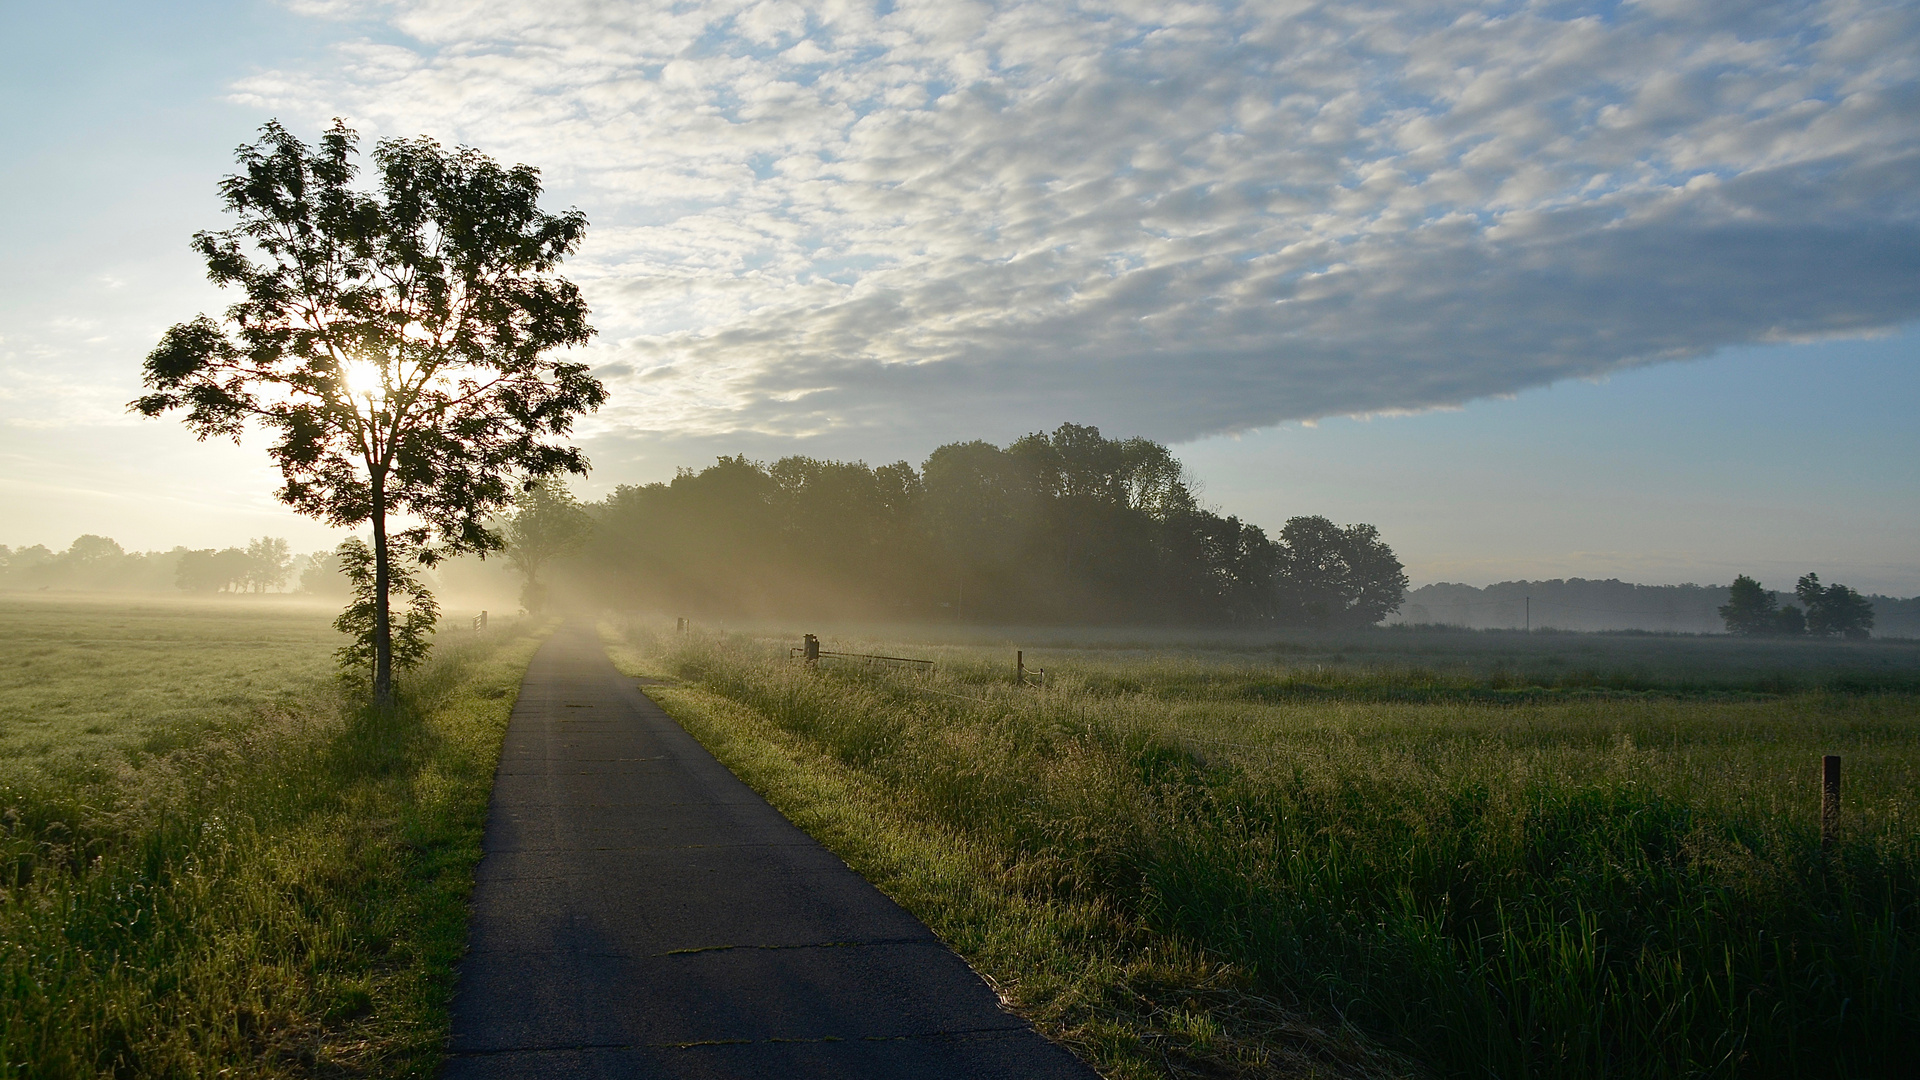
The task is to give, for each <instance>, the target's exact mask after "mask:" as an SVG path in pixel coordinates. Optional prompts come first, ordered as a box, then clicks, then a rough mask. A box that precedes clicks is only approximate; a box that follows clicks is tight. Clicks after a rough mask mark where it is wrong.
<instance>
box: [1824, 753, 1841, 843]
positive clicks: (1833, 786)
mask: <svg viewBox="0 0 1920 1080" xmlns="http://www.w3.org/2000/svg"><path fill="white" fill-rule="evenodd" d="M1839 832H1840V755H1838V754H1828V755H1827V756H1826V757H1825V758H1823V759H1822V760H1821V762H1820V846H1821V847H1823V848H1829V847H1832V846H1833V840H1834V837H1835V836H1836V835H1838V833H1839Z"/></svg>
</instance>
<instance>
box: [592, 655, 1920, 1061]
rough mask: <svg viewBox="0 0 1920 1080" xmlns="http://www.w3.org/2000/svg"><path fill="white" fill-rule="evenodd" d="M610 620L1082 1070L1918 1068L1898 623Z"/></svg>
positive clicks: (1906, 716)
mask: <svg viewBox="0 0 1920 1080" xmlns="http://www.w3.org/2000/svg"><path fill="white" fill-rule="evenodd" d="M604 632H605V633H606V634H607V636H608V638H609V640H610V642H611V643H612V644H613V645H614V646H615V655H616V657H617V659H618V660H619V661H620V662H621V663H622V664H623V665H625V667H626V669H627V670H629V671H630V672H632V673H633V674H635V675H645V676H651V677H653V678H654V679H656V680H665V681H667V682H668V683H669V685H661V686H650V687H649V689H648V692H649V693H650V694H653V695H655V696H656V697H657V698H658V699H659V700H660V701H661V702H662V703H663V704H664V705H665V706H666V707H667V708H668V710H669V711H670V712H672V713H673V715H674V716H675V717H676V718H677V719H679V720H681V722H682V723H683V724H685V725H686V726H687V727H688V728H689V730H691V731H693V732H694V734H695V735H696V736H697V737H699V738H701V739H702V740H703V741H704V742H705V743H706V744H707V745H708V746H709V747H710V748H711V749H713V750H714V751H715V753H716V754H717V755H718V756H720V757H721V758H722V760H723V761H726V762H727V763H728V764H729V766H730V767H732V768H734V769H735V771H736V772H738V773H740V774H741V775H742V776H743V778H745V779H747V780H748V782H749V783H751V784H753V785H755V786H756V787H757V788H759V789H760V790H762V791H763V793H765V794H767V795H768V797H769V798H770V799H772V800H773V801H774V803H775V804H776V805H777V806H779V807H780V808H781V809H782V810H783V811H784V812H786V813H787V814H788V815H789V816H790V817H792V818H793V819H794V820H795V821H797V822H799V823H800V824H802V825H803V827H806V828H808V829H809V830H810V831H812V832H814V834H815V835H816V836H819V837H820V838H821V839H822V840H823V841H824V842H826V843H827V844H828V845H829V846H831V847H833V848H834V849H835V850H836V851H837V852H839V853H840V854H841V855H842V857H844V858H846V859H847V860H848V861H849V863H850V864H852V865H853V866H854V867H855V868H856V869H859V870H860V871H861V872H862V873H865V874H866V875H867V876H869V877H870V878H871V879H872V880H874V881H875V882H876V883H877V884H879V885H881V887H882V888H883V889H885V890H887V891H888V892H889V893H890V894H891V895H893V896H895V898H896V899H898V900H900V901H901V902H902V903H903V904H905V905H906V906H907V907H909V908H910V909H911V910H914V911H915V912H916V913H917V914H919V915H921V917H922V918H923V919H925V920H926V921H928V923H929V924H930V925H932V926H933V927H934V928H935V929H936V931H938V932H939V933H941V934H942V936H943V937H945V938H946V939H947V940H948V941H949V942H950V943H952V944H954V946H955V947H956V948H958V949H959V950H960V951H961V952H962V954H963V955H965V956H967V957H968V959H969V960H970V961H971V962H972V963H974V964H975V966H976V967H977V968H978V969H979V970H981V971H982V972H983V973H984V974H986V975H987V976H988V977H989V978H991V979H992V980H993V981H994V982H995V983H996V985H997V986H998V987H999V988H1000V990H1001V992H1002V994H1003V996H1004V997H1006V998H1007V999H1008V1000H1009V1001H1010V1002H1012V1003H1013V1004H1014V1005H1015V1006H1016V1007H1018V1008H1020V1009H1021V1010H1022V1011H1024V1012H1025V1013H1026V1014H1027V1015H1029V1016H1031V1017H1033V1018H1034V1019H1035V1020H1036V1022H1038V1023H1040V1024H1041V1026H1042V1027H1043V1029H1045V1030H1047V1031H1048V1032H1049V1033H1050V1034H1052V1035H1054V1036H1055V1037H1056V1038H1060V1039H1062V1040H1063V1041H1066V1042H1068V1043H1069V1044H1071V1045H1074V1046H1076V1047H1077V1048H1078V1049H1079V1050H1080V1052H1082V1053H1083V1054H1084V1055H1086V1056H1087V1057H1088V1058H1089V1059H1090V1060H1092V1061H1094V1062H1095V1063H1097V1064H1098V1065H1099V1066H1100V1067H1101V1068H1102V1069H1103V1071H1105V1072H1106V1073H1107V1074H1108V1075H1111V1076H1127V1077H1133V1076H1140V1077H1145V1076H1164V1075H1218V1076H1230V1075H1247V1076H1254V1075H1343V1076H1353V1075H1438V1076H1476V1077H1477V1076H1499V1077H1719V1076H1724V1077H1733V1076H1741V1077H1746V1076H1755V1077H1764V1076H1833V1077H1853V1076H1889V1075H1900V1074H1902V1073H1903V1070H1904V1069H1906V1068H1907V1067H1908V1066H1909V1065H1910V1063H1911V1059H1912V1056H1913V1055H1914V1053H1915V1052H1916V1051H1920V816H1917V815H1916V814H1915V811H1914V806H1913V800H1914V796H1915V794H1916V793H1917V792H1920V684H1917V681H1916V676H1920V645H1916V644H1915V643H1912V642H1866V643H1840V642H1833V643H1817V642H1780V643H1769V642H1762V643H1751V642H1739V641H1732V640H1728V639H1721V638H1682V637H1651V636H1601V635H1564V634H1557V635H1556V634H1545V635H1540V634H1536V635H1532V636H1526V635H1520V634H1492V633H1433V632H1428V633H1422V632H1419V631H1411V630H1408V631H1376V632H1371V633H1358V634H1350V635H1342V636H1336V637H1316V636H1313V635H1304V634H1296V635H1277V636H1274V637H1271V638H1267V639H1264V640H1262V639H1257V638H1247V637H1233V636H1229V635H1215V636H1212V637H1208V638H1197V639H1194V638H1190V639H1188V640H1187V641H1185V642H1184V643H1183V642H1182V641H1181V640H1179V639H1176V638H1171V637H1160V636H1153V635H1143V634H1128V633H1124V632H1108V633H1100V634H1089V633H1075V632H1071V631H1054V632H1046V633H1042V632H1035V631H1026V632H1022V633H1021V634H1020V635H1019V637H1018V638H1013V637H1003V638H999V639H996V638H995V635H994V634H992V633H990V632H980V631H973V632H968V633H965V634H962V633H958V632H954V633H946V634H943V635H929V634H926V633H920V634H917V635H907V634H903V633H900V632H898V631H892V632H889V633H886V634H884V635H883V634H876V633H871V632H869V633H867V634H865V635H860V634H857V633H852V632H845V631H844V630H843V632H842V633H841V634H839V635H832V634H823V635H822V637H823V641H822V644H823V647H825V648H826V649H828V650H829V651H843V652H856V653H879V654H886V655H892V656H909V657H925V658H928V659H932V660H935V661H936V662H937V664H938V667H937V670H936V671H935V672H934V673H932V674H925V673H922V672H919V671H917V670H914V669H908V668H903V667H900V666H897V665H890V664H884V663H882V664H875V665H867V664H863V663H861V662H858V661H846V660H840V659H834V658H826V659H823V660H822V661H821V662H820V663H819V664H818V665H816V666H814V667H812V668H809V667H807V666H805V665H804V664H801V663H799V662H796V661H794V660H791V659H789V656H788V650H789V649H790V648H791V647H793V646H796V645H798V644H799V641H798V635H797V634H796V635H792V636H785V635H782V636H772V635H766V634H759V633H731V634H728V633H701V632H695V633H692V634H687V635H680V634H675V633H672V632H670V631H669V630H667V629H666V628H664V627H662V626H659V625H656V624H653V623H649V622H646V621H644V620H629V621H625V622H620V623H608V624H606V626H605V631H604ZM1015 647H1023V648H1025V650H1026V662H1027V664H1028V665H1029V666H1030V667H1038V668H1044V669H1045V671H1046V673H1047V686H1046V688H1045V689H1044V690H1043V689H1040V688H1038V687H1032V686H1016V685H1014V681H1013V650H1014V648H1015ZM1825 754H1839V755H1842V757H1843V759H1844V762H1845V789H1844V799H1843V802H1844V807H1845V809H1844V814H1843V818H1842V821H1841V824H1840V831H1839V834H1838V835H1837V837H1835V839H1834V841H1833V843H1832V844H1831V845H1830V846H1823V844H1822V841H1821V836H1820V827H1819V819H1818V809H1819V796H1818V775H1819V767H1820V759H1821V757H1822V755H1825Z"/></svg>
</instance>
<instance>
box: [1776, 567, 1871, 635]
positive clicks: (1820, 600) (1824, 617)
mask: <svg viewBox="0 0 1920 1080" xmlns="http://www.w3.org/2000/svg"><path fill="white" fill-rule="evenodd" d="M1793 591H1794V594H1795V595H1796V596H1798V597H1799V598H1800V602H1801V603H1802V604H1805V605H1806V608H1807V618H1806V623H1807V633H1809V634H1814V635H1816V636H1819V637H1830V636H1834V635H1838V636H1840V637H1844V638H1847V639H1849V640H1854V641H1858V640H1863V639H1865V638H1867V637H1868V636H1869V635H1870V632H1871V631H1872V630H1873V604H1872V602H1871V601H1869V600H1868V599H1867V598H1866V597H1864V596H1861V595H1860V594H1859V593H1857V592H1854V591H1853V590H1852V589H1849V588H1848V587H1846V586H1845V585H1840V584H1834V585H1826V586H1823V585H1821V584H1820V575H1819V574H1806V575H1804V576H1802V577H1801V578H1800V581H1799V582H1798V583H1797V584H1796V585H1795V586H1794V589H1793Z"/></svg>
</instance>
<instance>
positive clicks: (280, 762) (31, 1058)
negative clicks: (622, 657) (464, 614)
mask: <svg viewBox="0 0 1920 1080" xmlns="http://www.w3.org/2000/svg"><path fill="white" fill-rule="evenodd" d="M174 617H175V618H178V619H187V620H195V619H210V620H216V621H217V620H218V619H219V618H220V617H221V616H220V613H218V612H209V613H185V614H178V613H177V614H176V615H175V616H174ZM185 636H186V637H188V638H191V637H193V636H194V634H193V633H188V634H186V635H185ZM101 640H104V639H101ZM334 644H336V642H335V641H333V640H322V639H316V646H315V647H316V648H319V649H321V650H322V651H321V652H320V653H319V654H318V657H317V658H315V659H314V665H315V666H316V667H317V666H318V665H320V664H321V663H323V662H324V660H323V659H320V658H324V657H325V655H326V651H329V650H330V649H331V647H332V646H333V645H334ZM537 644H538V635H536V634H531V633H528V632H525V631H524V630H515V629H507V628H502V629H501V630H499V631H496V632H495V633H494V634H492V635H468V634H461V635H457V636H456V635H451V634H449V635H446V636H445V637H444V638H443V639H442V641H441V642H440V644H439V645H438V646H437V647H436V649H435V651H434V656H433V658H432V659H431V660H430V661H429V662H428V663H427V664H426V665H424V666H423V667H422V668H421V669H419V670H418V671H416V672H413V673H411V675H410V676H409V677H408V678H407V679H406V680H404V682H403V685H402V688H401V691H402V692H401V698H402V700H401V703H400V705H399V708H398V709H397V710H396V711H395V712H393V713H392V714H389V715H381V714H379V713H377V712H375V711H374V710H372V709H370V708H367V707H364V706H362V705H359V704H356V700H357V697H358V695H356V694H354V693H352V692H350V691H349V690H348V689H347V688H344V687H343V686H342V685H341V684H340V683H339V682H338V681H337V680H334V679H332V678H326V677H321V676H318V675H315V674H312V673H311V672H310V670H309V668H307V667H304V666H302V664H300V663H298V662H296V663H293V664H290V665H288V667H287V668H285V669H280V668H276V667H273V666H267V665H263V666H259V667H257V668H255V669H253V670H250V671H248V672H247V673H246V674H247V677H248V678H250V679H252V680H253V681H254V683H255V684H256V685H257V686H258V687H259V688H260V689H261V691H262V692H261V693H260V694H259V696H258V697H257V698H254V699H253V703H252V705H251V707H250V708H249V707H247V706H246V705H244V704H243V703H242V702H240V701H236V700H230V698H231V695H228V694H224V693H216V694H211V695H208V696H207V698H203V699H202V700H203V701H204V708H205V713H206V715H207V716H210V717H213V719H211V720H207V721H204V722H185V720H184V719H183V722H181V723H174V724H169V725H165V726H164V731H163V732H162V737H158V738H156V737H155V732H153V731H144V732H142V733H140V734H139V737H131V738H129V739H127V740H126V741H125V742H124V743H122V744H121V745H120V746H118V747H107V748H104V749H102V750H101V751H100V752H99V753H98V754H97V755H96V756H95V757H94V758H93V759H92V760H91V761H88V760H84V759H80V758H71V757H69V758H63V759H60V760H59V761H57V762H55V763H53V764H49V763H48V762H45V761H39V762H36V763H33V764H32V765H31V767H21V768H17V769H9V770H4V771H0V824H3V826H4V828H3V830H0V833H3V834H0V1077H92V1076H100V1075H116V1076H142V1077H183V1078H184V1077H207V1076H215V1075H219V1076H230V1077H278V1076H311V1075H336V1076H429V1075H431V1074H432V1071H433V1070H434V1068H435V1067H436V1066H437V1064H438V1062H439V1060H440V1056H441V1046H442V1040H443V1038H444V1036H445V1033H446V1026H447V1014H446V1005H447V999H448V997H449V995H450V993H451V990H452V977H453V974H452V966H453V963H454V961H455V960H456V959H457V958H458V956H459V955H460V952H461V949H462V948H463V945H464V941H465V933H466V899H467V895H468V893H469V891H470V889H471V884H472V875H473V867H474V865H475V863H476V862H477V861H478V858H479V854H480V839H481V833H482V829H483V828H484V824H485V817H486V807H487V800H488V795H489V791H490V788H491V785H492V779H493V771H494V767H495V764H496V762H497V760H498V755H499V747H500V743H501V738H502V736H503V734H504V732H505V728H506V722H507V718H508V715H509V713H510V712H511V709H512V705H513V701H514V697H515V694H516V693H517V690H518V686H519V681H520V678H521V675H522V673H523V672H524V670H525V667H526V663H527V660H528V659H529V658H530V656H531V655H532V651H533V649H534V648H535V647H536V646H537ZM143 651H146V650H143ZM114 655H115V654H114V650H113V649H112V648H111V647H109V646H106V645H103V646H102V648H101V650H100V652H99V653H98V654H97V655H96V657H95V659H96V664H95V665H94V666H95V668H96V669H98V670H100V671H102V672H104V673H106V675H107V677H109V678H112V677H113V675H112V668H113V662H114ZM247 657H248V654H247V653H246V652H245V651H244V650H242V651H236V652H235V653H234V654H232V659H233V660H234V662H235V663H236V665H241V664H244V663H245V661H246V659H247ZM149 659H151V660H152V661H153V666H154V667H155V668H156V669H164V667H165V665H164V664H163V663H161V662H160V660H159V659H158V658H149ZM195 662H198V661H195ZM84 676H85V672H84V670H76V671H75V672H74V673H73V674H72V675H71V676H70V677H72V678H83V677H84ZM216 689H218V688H216ZM36 692H37V693H40V694H41V695H42V697H44V696H45V695H46V694H47V693H49V692H51V691H50V690H49V688H48V687H46V686H44V685H43V686H39V687H37V688H36ZM180 692H181V695H182V698H183V700H181V701H179V702H177V703H176V706H177V709H178V711H179V713H180V714H181V716H182V717H183V718H190V717H191V716H192V714H193V708H192V704H193V694H192V692H191V690H189V689H187V688H184V687H183V688H181V690H180ZM75 693H76V695H79V693H80V692H79V691H75ZM9 704H11V705H17V704H18V702H17V700H14V701H9V700H8V699H0V706H6V705H9ZM8 715H9V722H11V716H12V714H11V713H10V714H8ZM68 719H70V720H72V721H73V722H74V723H76V724H78V723H83V722H86V718H85V717H84V716H82V715H78V713H76V715H75V716H72V717H69V718H68Z"/></svg>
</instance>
